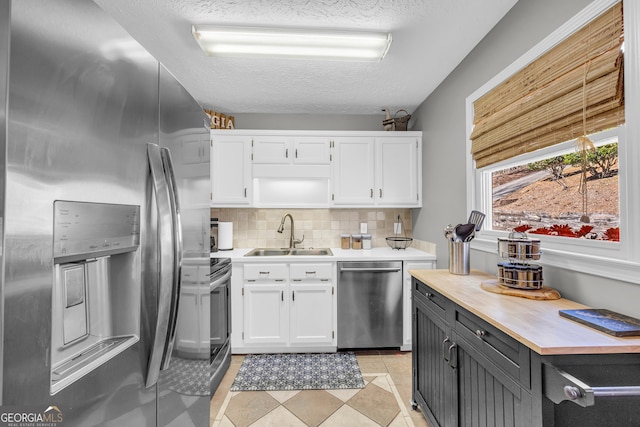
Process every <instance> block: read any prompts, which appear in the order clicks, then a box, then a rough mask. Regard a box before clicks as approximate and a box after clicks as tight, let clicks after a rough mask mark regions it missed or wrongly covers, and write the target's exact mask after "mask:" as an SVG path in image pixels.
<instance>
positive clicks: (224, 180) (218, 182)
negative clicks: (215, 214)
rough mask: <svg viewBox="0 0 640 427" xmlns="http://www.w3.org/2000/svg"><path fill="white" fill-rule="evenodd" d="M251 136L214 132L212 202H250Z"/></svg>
mask: <svg viewBox="0 0 640 427" xmlns="http://www.w3.org/2000/svg"><path fill="white" fill-rule="evenodd" d="M250 154H251V138H250V137H246V136H235V135H213V136H212V141H211V204H212V206H242V205H249V204H250V203H251V158H250Z"/></svg>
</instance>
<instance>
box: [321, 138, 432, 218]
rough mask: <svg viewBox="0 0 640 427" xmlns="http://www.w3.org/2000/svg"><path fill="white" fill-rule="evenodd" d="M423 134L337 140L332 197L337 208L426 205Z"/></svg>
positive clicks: (335, 143) (334, 151) (334, 148)
mask: <svg viewBox="0 0 640 427" xmlns="http://www.w3.org/2000/svg"><path fill="white" fill-rule="evenodd" d="M421 142H422V141H421V137H420V136H419V135H400V134H397V133H393V134H389V136H386V135H385V136H381V137H376V138H373V137H371V138H369V137H345V138H336V139H335V141H334V146H333V165H332V171H333V174H332V181H331V185H332V195H331V198H332V200H331V203H332V204H333V205H335V206H340V207H342V206H345V207H346V206H349V207H357V206H371V205H375V206H386V207H421V206H422V156H421V150H420V146H421Z"/></svg>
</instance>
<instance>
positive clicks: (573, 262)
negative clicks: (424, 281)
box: [471, 232, 640, 284]
mask: <svg viewBox="0 0 640 427" xmlns="http://www.w3.org/2000/svg"><path fill="white" fill-rule="evenodd" d="M489 233H490V234H489ZM498 236H501V235H500V234H499V233H495V232H488V233H487V232H483V233H480V234H479V235H477V236H476V238H475V239H474V240H473V241H472V242H471V249H474V250H478V251H482V252H488V253H493V254H495V255H496V263H497V262H498V261H499V259H498V243H497V237H498ZM501 237H502V236H501ZM541 237H544V236H537V235H536V236H535V237H533V236H532V238H536V239H537V238H540V241H541V247H542V252H543V254H542V256H541V257H540V260H539V261H536V262H535V263H536V264H539V265H542V266H550V267H558V268H562V269H565V270H571V271H576V272H580V273H585V274H591V275H594V276H600V277H606V278H609V279H615V280H621V281H624V282H629V283H636V284H640V275H638V271H640V263H637V262H631V261H628V260H624V259H620V258H619V257H615V255H616V254H617V255H620V251H619V249H617V248H616V246H617V244H615V243H609V242H602V245H599V246H600V247H599V248H597V249H595V250H593V248H592V249H591V250H590V249H589V248H588V247H587V245H586V243H593V242H584V244H581V243H582V242H575V243H574V244H573V245H572V246H574V247H573V248H572V249H573V250H572V251H569V250H567V249H565V248H559V247H557V246H559V245H558V244H553V243H549V242H548V241H547V239H543V238H541ZM551 239H557V238H554V237H552V238H551ZM576 240H579V239H576ZM545 241H546V242H545ZM550 245H551V246H550ZM552 246H556V247H552ZM564 246H567V244H564ZM577 251H580V252H577Z"/></svg>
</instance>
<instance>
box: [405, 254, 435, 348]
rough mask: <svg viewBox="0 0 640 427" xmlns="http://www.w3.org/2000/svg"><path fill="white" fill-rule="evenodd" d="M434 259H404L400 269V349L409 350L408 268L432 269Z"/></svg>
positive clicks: (410, 322) (409, 291) (410, 331)
mask: <svg viewBox="0 0 640 427" xmlns="http://www.w3.org/2000/svg"><path fill="white" fill-rule="evenodd" d="M434 268H435V261H405V262H404V263H403V269H402V304H403V307H402V347H400V349H401V350H402V351H411V341H412V339H411V337H412V333H413V331H412V319H411V314H412V311H411V310H412V309H411V298H412V297H411V295H412V293H411V275H410V274H409V270H432V269H434Z"/></svg>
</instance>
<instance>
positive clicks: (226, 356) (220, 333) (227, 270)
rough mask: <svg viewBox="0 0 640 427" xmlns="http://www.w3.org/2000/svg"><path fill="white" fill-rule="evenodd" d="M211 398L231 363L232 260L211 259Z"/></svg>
mask: <svg viewBox="0 0 640 427" xmlns="http://www.w3.org/2000/svg"><path fill="white" fill-rule="evenodd" d="M210 277H211V285H210V292H211V299H210V302H211V312H210V321H211V357H210V366H209V369H210V371H209V372H210V375H211V381H210V383H211V396H213V393H215V391H216V389H217V388H218V385H220V381H222V377H223V376H224V374H225V372H227V369H228V368H229V364H230V363H231V345H230V338H231V260H230V259H229V258H211V276H210Z"/></svg>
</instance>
